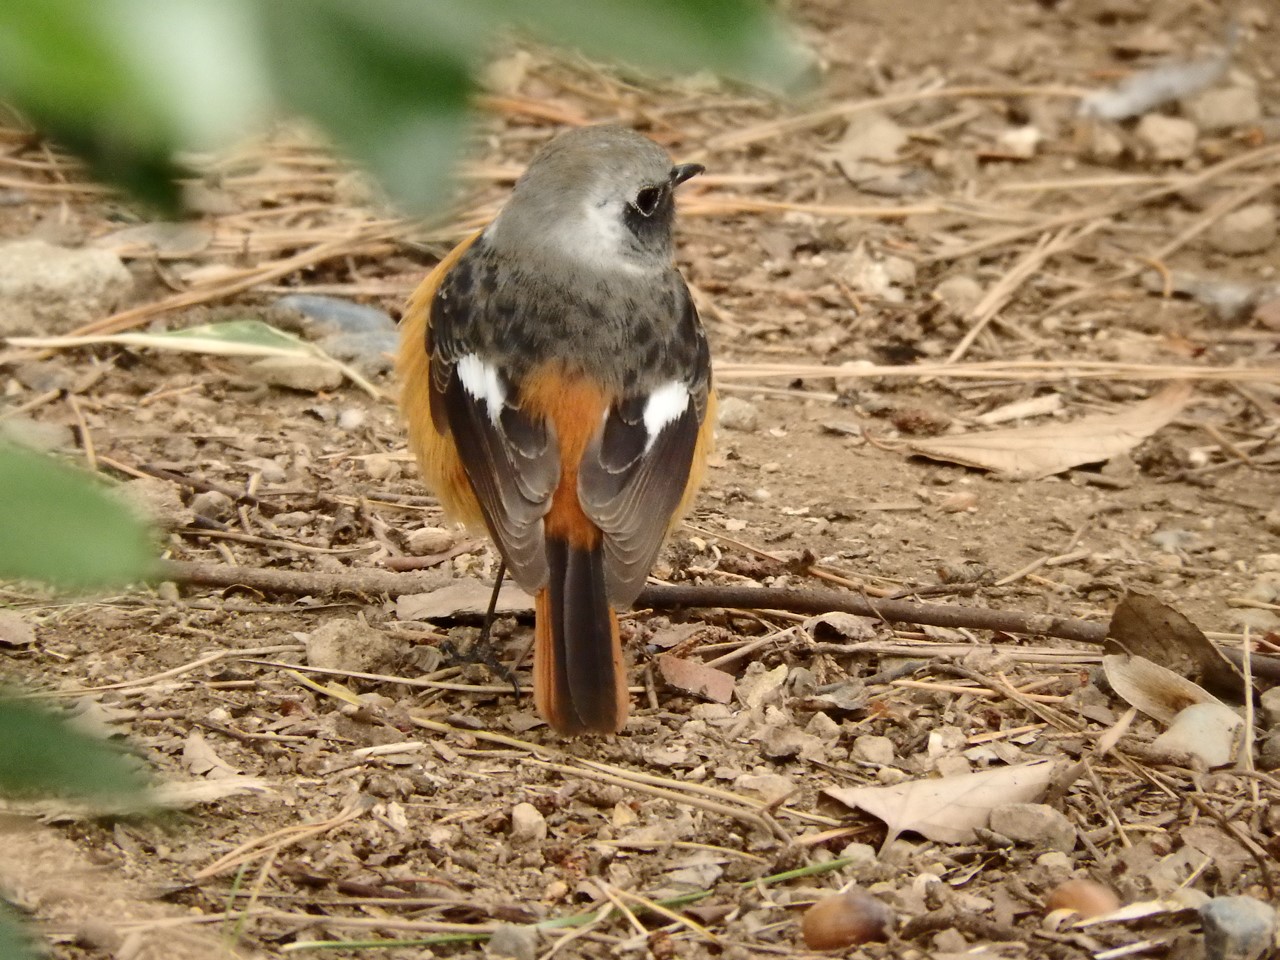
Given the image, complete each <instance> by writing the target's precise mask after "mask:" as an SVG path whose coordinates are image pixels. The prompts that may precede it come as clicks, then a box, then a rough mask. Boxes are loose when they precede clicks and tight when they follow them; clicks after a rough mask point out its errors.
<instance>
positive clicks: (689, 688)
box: [658, 653, 734, 703]
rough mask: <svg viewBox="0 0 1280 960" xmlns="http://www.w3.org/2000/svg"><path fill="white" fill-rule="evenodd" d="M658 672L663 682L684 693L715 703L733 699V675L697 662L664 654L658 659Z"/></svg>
mask: <svg viewBox="0 0 1280 960" xmlns="http://www.w3.org/2000/svg"><path fill="white" fill-rule="evenodd" d="M658 672H659V673H661V674H662V679H663V680H665V681H667V683H669V684H671V686H673V687H675V688H676V689H677V690H683V691H684V692H685V693H692V694H693V695H694V696H697V697H706V698H707V699H708V700H711V701H714V702H715V703H728V702H729V700H730V699H731V698H732V697H733V682H734V681H733V674H731V673H725V671H723V670H717V669H716V668H715V667H709V666H707V665H706V664H705V663H699V662H698V661H697V660H686V659H685V658H684V657H676V656H673V655H671V654H669V653H664V654H663V655H662V656H660V657H658Z"/></svg>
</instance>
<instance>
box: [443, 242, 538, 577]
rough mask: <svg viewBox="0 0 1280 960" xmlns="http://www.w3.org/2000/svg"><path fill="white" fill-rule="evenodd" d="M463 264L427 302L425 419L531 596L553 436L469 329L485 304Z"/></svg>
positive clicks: (476, 326)
mask: <svg viewBox="0 0 1280 960" xmlns="http://www.w3.org/2000/svg"><path fill="white" fill-rule="evenodd" d="M471 282H472V277H471V276H470V271H469V267H468V265H467V261H466V259H464V260H462V261H459V265H458V267H455V268H454V270H453V271H451V274H450V276H446V277H445V278H444V279H443V280H442V282H441V284H440V290H439V292H438V293H437V294H436V297H435V300H434V302H433V303H432V307H431V309H432V325H431V344H430V347H429V353H430V356H431V374H430V376H431V388H430V394H429V397H430V406H431V416H432V420H433V422H434V424H435V428H436V430H437V431H438V432H440V433H441V434H448V435H450V436H452V438H453V441H454V443H455V444H456V445H457V448H458V458H459V460H460V461H461V464H462V469H463V470H464V471H465V472H466V475H467V479H468V480H469V481H470V483H471V487H472V489H473V490H474V491H475V495H476V499H477V500H478V501H479V503H480V508H481V512H482V513H483V515H484V520H485V525H486V526H487V527H488V529H489V533H490V535H491V536H492V537H493V539H494V540H495V541H496V542H497V544H498V547H499V549H500V550H501V552H502V555H503V557H504V558H505V559H506V561H507V566H508V568H509V571H510V573H511V576H512V577H513V578H514V579H515V581H516V582H517V583H518V584H520V586H521V587H523V588H524V589H525V590H527V591H529V592H530V593H532V592H535V591H536V590H538V589H539V588H540V587H542V586H543V584H544V583H545V582H546V579H547V559H546V551H545V547H544V543H543V517H545V516H546V513H547V511H548V510H549V509H550V506H551V497H552V494H553V493H554V492H555V489H556V484H557V483H558V482H559V480H560V461H559V452H558V447H557V444H556V439H555V435H554V431H553V430H552V428H551V427H550V426H548V425H547V423H546V422H545V420H543V419H542V418H535V417H532V416H530V415H529V414H528V413H527V412H526V411H525V410H524V409H523V406H522V403H521V397H520V393H519V390H518V388H517V386H516V384H514V383H513V382H512V381H511V380H510V378H509V377H508V376H507V375H506V373H505V372H504V370H503V366H502V364H501V363H499V362H498V361H497V359H496V358H495V357H494V356H493V355H492V353H491V351H489V350H487V349H486V345H485V342H484V338H483V337H481V336H476V335H474V334H475V331H478V330H483V329H484V328H485V319H484V318H483V317H482V316H478V315H477V312H478V311H483V310H484V309H485V303H486V299H485V298H484V297H475V296H469V295H467V290H466V289H465V287H466V286H467V285H468V284H469V283H471Z"/></svg>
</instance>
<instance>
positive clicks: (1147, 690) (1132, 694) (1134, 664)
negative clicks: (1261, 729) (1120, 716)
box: [1102, 653, 1221, 724]
mask: <svg viewBox="0 0 1280 960" xmlns="http://www.w3.org/2000/svg"><path fill="white" fill-rule="evenodd" d="M1102 669H1103V672H1105V673H1106V675H1107V682H1108V683H1109V684H1111V688H1112V689H1113V690H1115V692H1116V694H1117V695H1118V696H1119V697H1120V698H1121V699H1122V700H1124V701H1125V703H1128V704H1130V705H1131V706H1134V707H1137V708H1138V709H1139V710H1141V711H1142V712H1143V713H1145V714H1146V715H1147V716H1149V717H1151V718H1152V719H1153V720H1159V721H1160V722H1161V723H1165V724H1168V723H1172V722H1173V718H1174V717H1176V716H1177V715H1178V714H1179V713H1180V712H1181V711H1182V710H1185V709H1186V708H1187V707H1189V706H1191V705H1192V704H1196V703H1217V704H1221V701H1220V700H1218V698H1217V697H1215V696H1214V695H1213V694H1211V693H1209V692H1208V691H1207V690H1205V689H1204V687H1201V686H1199V685H1198V684H1195V683H1192V682H1191V681H1190V680H1188V679H1187V678H1186V677H1184V676H1182V675H1181V674H1177V673H1174V672H1173V671H1172V670H1170V669H1169V668H1168V667H1162V666H1160V664H1158V663H1152V662H1151V661H1150V660H1148V659H1147V658H1146V657H1134V656H1130V655H1129V654H1125V653H1113V654H1108V655H1107V656H1104V657H1103V658H1102Z"/></svg>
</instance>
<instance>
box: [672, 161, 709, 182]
mask: <svg viewBox="0 0 1280 960" xmlns="http://www.w3.org/2000/svg"><path fill="white" fill-rule="evenodd" d="M706 169H707V168H706V167H704V166H703V165H702V164H700V163H678V164H676V165H675V166H674V167H672V168H671V186H672V187H673V188H674V187H678V186H680V184H682V183H684V182H685V181H686V180H688V179H689V178H690V177H696V176H697V175H698V174H700V173H703V172H704V171H705V170H706Z"/></svg>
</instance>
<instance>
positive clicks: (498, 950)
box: [485, 923, 538, 960]
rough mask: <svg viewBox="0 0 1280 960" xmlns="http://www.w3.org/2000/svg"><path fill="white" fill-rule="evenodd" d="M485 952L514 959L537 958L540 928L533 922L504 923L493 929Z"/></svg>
mask: <svg viewBox="0 0 1280 960" xmlns="http://www.w3.org/2000/svg"><path fill="white" fill-rule="evenodd" d="M485 953H487V954H488V955H489V956H491V957H511V958H512V960H535V958H536V957H537V956H538V929H537V927H535V926H533V925H532V924H517V923H504V924H501V925H500V926H499V927H498V928H497V929H495V930H494V931H493V936H491V937H490V938H489V943H488V945H487V946H486V948H485Z"/></svg>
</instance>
